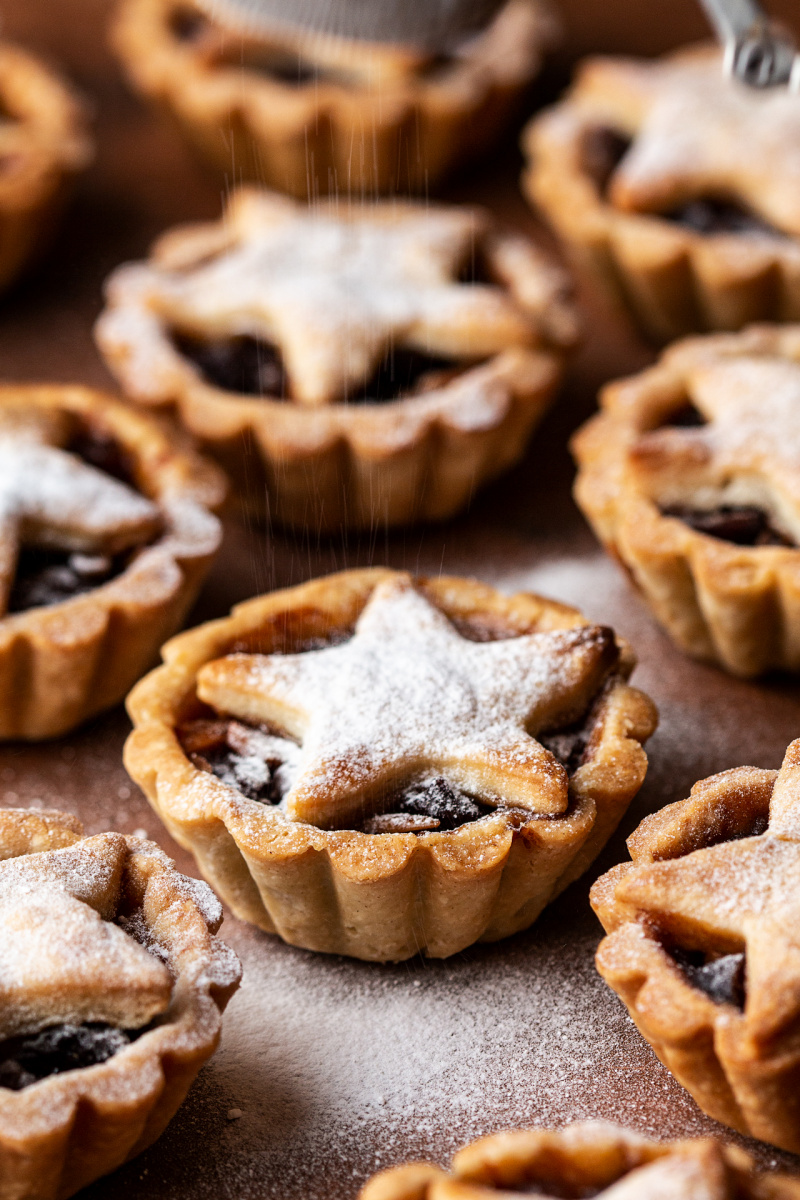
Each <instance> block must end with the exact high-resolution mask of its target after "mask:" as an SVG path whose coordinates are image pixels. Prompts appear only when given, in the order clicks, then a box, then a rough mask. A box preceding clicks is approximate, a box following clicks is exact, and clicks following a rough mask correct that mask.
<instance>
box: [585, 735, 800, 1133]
mask: <svg viewBox="0 0 800 1200" xmlns="http://www.w3.org/2000/svg"><path fill="white" fill-rule="evenodd" d="M628 848H629V850H630V853H631V858H632V860H633V861H632V862H630V863H623V864H622V865H620V866H618V867H614V868H613V869H612V870H611V871H609V872H608V874H606V875H604V876H603V877H602V878H601V879H599V880H598V881H597V883H596V884H595V885H594V887H593V888H592V892H591V901H592V906H593V907H594V910H595V912H596V913H597V915H598V916H599V918H600V920H601V921H602V923H603V926H604V928H605V929H606V931H607V933H608V934H609V936H608V937H607V938H606V939H605V940H604V941H603V942H601V944H600V949H599V950H598V952H597V968H598V970H599V971H600V974H601V975H602V976H603V978H604V979H605V980H606V982H607V983H608V984H609V985H610V986H611V987H612V988H613V989H614V991H615V992H616V993H617V995H618V996H620V997H621V999H622V1000H623V1002H624V1003H625V1005H626V1006H627V1008H628V1011H629V1012H630V1015H631V1017H632V1018H633V1020H634V1021H635V1022H636V1025H637V1026H638V1028H639V1031H640V1033H642V1035H643V1036H644V1037H645V1038H646V1039H647V1040H648V1042H649V1043H650V1045H651V1046H652V1047H653V1049H654V1050H655V1052H656V1054H657V1055H658V1057H659V1058H660V1059H661V1061H662V1062H663V1063H664V1064H665V1066H667V1067H668V1068H669V1070H670V1071H672V1073H673V1075H674V1076H675V1077H676V1079H678V1081H679V1082H680V1083H682V1084H683V1086H684V1087H685V1088H686V1089H687V1090H688V1091H689V1092H691V1094H692V1096H694V1098H695V1100H696V1101H697V1103H698V1104H699V1105H700V1107H701V1108H702V1109H703V1111H704V1112H706V1113H708V1114H709V1116H712V1117H714V1118H716V1120H718V1121H722V1122H723V1123H724V1124H726V1125H730V1126H732V1128H734V1129H738V1130H739V1131H740V1132H742V1133H746V1134H750V1135H751V1136H752V1137H757V1138H761V1139H762V1140H763V1141H765V1142H772V1143H773V1144H774V1145H776V1146H781V1147H782V1148H783V1149H784V1150H791V1151H793V1152H794V1153H797V1152H798V1151H800V1087H798V1084H800V944H798V934H797V929H798V926H797V925H796V924H795V920H796V916H797V909H798V904H799V903H800V900H798V897H800V740H799V741H795V742H792V744H791V745H790V746H789V748H788V750H787V751H786V756H785V758H784V760H783V766H782V767H781V769H780V771H762V770H758V769H757V768H756V767H739V768H737V769H734V770H732V771H723V772H722V774H720V775H712V776H711V778H709V779H704V780H702V781H701V782H700V783H697V784H695V786H694V787H693V788H692V791H691V795H690V796H689V798H688V799H687V800H681V801H679V802H678V803H677V804H670V805H668V806H667V807H666V808H664V809H662V810H661V812H658V813H655V814H654V815H653V816H650V817H646V818H645V820H644V821H643V822H642V824H641V825H640V826H639V828H638V829H637V830H636V832H635V833H634V834H633V835H632V836H631V837H630V838H629V839H628Z"/></svg>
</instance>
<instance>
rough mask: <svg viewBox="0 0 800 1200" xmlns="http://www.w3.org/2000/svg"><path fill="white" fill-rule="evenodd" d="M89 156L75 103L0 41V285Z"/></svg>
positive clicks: (22, 260)
mask: <svg viewBox="0 0 800 1200" xmlns="http://www.w3.org/2000/svg"><path fill="white" fill-rule="evenodd" d="M91 156H92V143H91V140H90V138H89V134H88V132H87V120H86V114H85V112H84V108H83V105H82V103H81V102H80V101H79V100H78V99H77V98H76V97H75V96H74V95H73V93H72V92H71V91H70V90H69V89H68V88H67V86H66V85H65V84H64V83H63V82H62V81H61V80H60V79H59V78H58V77H57V76H56V75H54V74H53V73H52V71H50V70H49V69H48V68H47V67H45V66H44V64H43V63H41V62H39V60H38V59H36V58H34V57H33V56H32V55H30V54H27V53H26V52H25V51H24V50H20V49H19V48H18V47H16V46H11V45H9V44H8V43H7V42H0V288H4V287H6V286H7V285H8V284H9V283H11V282H12V280H13V279H15V278H16V276H17V275H18V274H19V272H20V271H21V270H22V268H23V267H24V266H25V265H26V264H27V263H28V261H29V260H30V259H31V258H33V257H34V256H36V255H37V254H38V253H39V252H40V251H41V249H42V246H43V244H44V243H46V241H47V238H48V235H49V234H50V233H51V232H52V229H53V227H54V225H55V220H56V217H57V216H58V214H59V211H60V209H61V207H62V204H63V201H64V200H65V198H66V196H67V194H68V193H69V190H70V184H71V183H72V179H73V177H74V176H75V175H76V174H77V172H79V171H80V170H82V169H83V168H84V167H85V166H86V165H87V164H88V162H89V160H90V159H91Z"/></svg>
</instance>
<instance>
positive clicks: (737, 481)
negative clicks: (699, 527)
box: [630, 356, 800, 534]
mask: <svg viewBox="0 0 800 1200" xmlns="http://www.w3.org/2000/svg"><path fill="white" fill-rule="evenodd" d="M685 380H686V387H687V392H688V394H689V395H690V396H691V398H692V403H693V404H694V406H695V407H696V408H697V410H698V411H699V412H700V413H701V414H702V416H703V417H704V418H705V419H706V421H707V424H705V425H700V426H696V427H686V428H678V427H669V426H665V427H663V428H661V429H657V430H654V431H652V432H649V433H645V434H642V435H641V436H640V437H639V438H638V440H637V441H636V443H635V444H634V446H633V448H632V450H631V454H630V464H631V468H632V469H633V470H634V471H637V472H639V473H640V474H641V476H642V480H643V484H644V486H645V487H646V488H647V489H648V490H650V491H651V492H652V494H653V495H655V496H656V497H657V499H658V500H659V502H660V503H662V504H672V503H677V504H680V503H682V502H685V501H686V500H687V499H693V500H694V501H695V502H696V504H697V507H702V508H705V507H713V506H714V505H716V504H720V503H732V504H755V505H759V506H763V505H765V504H766V505H768V506H769V508H770V509H771V510H774V512H775V515H776V518H777V519H778V520H779V521H780V520H781V517H782V515H783V523H785V522H786V519H787V517H786V514H787V513H788V512H790V511H791V510H796V509H797V508H798V507H800V364H799V363H796V362H792V361H791V360H789V359H779V358H759V357H756V356H753V357H751V358H747V357H737V358H735V359H734V358H731V359H727V360H726V359H724V358H719V359H717V360H716V361H713V362H707V363H703V362H698V363H697V364H696V365H695V366H692V365H691V364H688V366H687V370H686V373H685ZM787 532H788V533H791V534H796V533H797V532H800V531H796V530H794V529H791V528H789V529H787Z"/></svg>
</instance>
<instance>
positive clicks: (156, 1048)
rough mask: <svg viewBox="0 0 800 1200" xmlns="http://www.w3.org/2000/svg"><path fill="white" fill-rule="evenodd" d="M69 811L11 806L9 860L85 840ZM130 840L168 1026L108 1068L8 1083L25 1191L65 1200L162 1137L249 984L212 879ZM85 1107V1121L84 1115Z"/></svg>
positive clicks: (19, 1195) (131, 881) (136, 906)
mask: <svg viewBox="0 0 800 1200" xmlns="http://www.w3.org/2000/svg"><path fill="white" fill-rule="evenodd" d="M81 840H82V835H81V827H80V823H79V822H78V821H76V819H75V818H74V817H71V816H69V815H68V814H66V813H55V812H52V813H33V812H26V811H23V810H15V809H4V810H2V812H0V858H8V857H17V856H19V855H25V854H36V853H38V852H42V851H47V850H53V849H63V848H65V847H67V846H71V845H77V844H79V843H80V842H81ZM124 842H125V845H126V847H127V857H126V861H125V866H124V871H123V877H122V892H121V900H120V903H121V904H122V905H125V906H126V907H129V908H130V910H139V911H140V912H141V915H142V918H143V920H144V923H145V926H146V928H147V930H148V931H149V934H150V936H152V937H153V938H154V940H155V941H156V942H157V943H158V944H159V947H160V948H161V951H162V952H163V954H164V955H165V958H166V961H167V962H168V964H169V967H170V970H171V972H172V973H173V976H174V985H173V990H172V999H171V1002H170V1005H169V1008H168V1010H167V1012H166V1014H165V1017H164V1019H163V1022H162V1023H158V1024H156V1026H155V1027H154V1028H153V1029H151V1030H150V1031H149V1032H147V1033H144V1034H142V1035H141V1036H140V1037H139V1038H138V1039H137V1040H136V1041H134V1042H132V1043H131V1044H130V1045H129V1046H127V1047H126V1048H125V1049H123V1050H121V1051H119V1052H118V1053H117V1054H115V1055H114V1056H113V1057H112V1058H110V1059H108V1060H107V1061H106V1062H104V1063H101V1064H99V1065H97V1066H93V1067H87V1068H81V1069H79V1070H73V1071H67V1072H65V1073H63V1074H60V1075H52V1076H49V1077H48V1078H45V1079H43V1080H40V1081H39V1082H38V1083H35V1084H32V1085H30V1086H29V1087H26V1088H24V1089H23V1090H21V1091H10V1090H7V1089H5V1088H0V1176H2V1181H3V1187H4V1189H5V1191H6V1192H7V1194H8V1195H9V1196H12V1195H13V1196H14V1197H15V1200H62V1198H63V1197H67V1196H71V1195H72V1194H73V1193H74V1192H76V1191H78V1190H79V1189H80V1188H82V1187H84V1186H85V1185H86V1184H88V1183H90V1182H91V1181H92V1180H94V1179H97V1178H99V1176H101V1175H105V1174H107V1173H108V1172H109V1171H113V1170H114V1169H115V1168H116V1167H118V1166H120V1164H121V1163H123V1162H124V1161H125V1160H126V1159H128V1158H132V1157H133V1156H135V1155H136V1154H139V1153H140V1152H141V1151H142V1150H144V1149H145V1148H146V1147H147V1146H149V1145H150V1144H151V1143H152V1142H153V1141H155V1140H156V1138H157V1137H159V1136H160V1134H161V1133H162V1131H163V1129H164V1128H165V1126H166V1125H167V1123H168V1122H169V1121H170V1120H171V1118H172V1117H173V1115H174V1113H175V1111H176V1110H177V1108H178V1107H179V1105H180V1104H181V1102H182V1101H183V1098H184V1096H185V1095H186V1092H187V1091H188V1089H189V1087H190V1085H191V1084H192V1082H193V1080H194V1078H195V1076H196V1075H197V1072H198V1071H199V1070H200V1067H201V1066H202V1065H203V1063H204V1062H206V1060H207V1059H208V1058H209V1057H210V1056H211V1055H212V1054H213V1052H214V1050H215V1049H216V1046H217V1042H218V1040H219V1032H220V1023H221V1022H220V1017H221V1013H222V1011H223V1010H224V1008H225V1005H226V1004H227V1002H228V1000H229V999H230V997H231V995H232V994H233V993H234V992H235V990H236V988H237V987H238V984H239V977H240V974H241V971H240V968H239V964H238V961H237V959H236V956H235V955H234V954H233V953H232V951H230V950H229V949H228V948H227V947H226V946H225V945H223V943H221V942H220V941H218V939H217V938H216V937H215V936H214V935H215V933H216V930H217V929H218V928H219V924H220V922H221V919H222V911H221V908H220V907H219V905H218V903H217V901H216V899H215V897H213V896H212V894H211V893H210V891H209V890H208V889H207V888H206V887H205V885H204V884H200V883H199V882H198V881H197V880H190V879H187V878H185V877H184V876H182V875H179V874H178V872H177V871H176V870H175V869H174V866H173V864H172V862H171V861H170V860H169V859H168V858H167V857H166V855H164V854H163V853H162V851H161V850H159V849H158V847H157V846H156V845H154V843H153V842H147V841H142V840H140V839H137V838H135V837H127V838H125V839H124ZM78 1114H79V1115H80V1119H79V1120H78V1119H76V1117H77V1116H78Z"/></svg>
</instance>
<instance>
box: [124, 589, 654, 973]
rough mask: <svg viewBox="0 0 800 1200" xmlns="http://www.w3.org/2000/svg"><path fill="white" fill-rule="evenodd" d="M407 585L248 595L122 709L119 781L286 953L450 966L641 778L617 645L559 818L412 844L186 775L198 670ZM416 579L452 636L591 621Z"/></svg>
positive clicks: (498, 928) (543, 898)
mask: <svg viewBox="0 0 800 1200" xmlns="http://www.w3.org/2000/svg"><path fill="white" fill-rule="evenodd" d="M405 578H407V577H406V576H403V575H402V574H399V573H397V572H391V571H388V570H384V569H379V568H375V569H372V570H363V571H349V572H343V573H342V574H339V575H333V576H329V577H328V578H326V579H322V580H315V581H312V582H311V583H307V584H304V585H302V586H300V587H296V588H291V589H288V590H286V591H282V592H276V593H273V594H272V595H268V596H262V597H258V598H256V599H254V600H251V601H248V602H246V603H245V604H242V605H239V606H238V607H237V608H236V609H234V611H233V613H232V615H231V616H230V617H228V618H225V619H223V620H221V621H216V622H211V623H209V624H207V625H204V626H201V627H199V628H198V629H196V630H193V631H191V632H189V633H187V634H184V635H182V636H180V637H178V638H174V639H173V640H172V641H171V642H169V643H168V644H167V645H166V646H165V647H164V659H165V665H164V666H163V667H160V668H159V669H158V670H157V671H155V672H153V673H152V674H151V675H150V676H148V677H147V678H146V679H145V680H143V681H142V682H141V683H140V684H139V685H138V687H137V688H135V689H134V691H133V692H132V693H131V696H130V697H129V701H128V704H129V711H130V713H131V716H132V719H133V721H134V725H135V729H134V732H133V733H132V734H131V736H130V738H129V740H128V743H127V745H126V750H125V762H126V766H127V768H128V770H129V772H130V773H131V775H132V776H133V778H134V779H135V780H136V781H137V782H138V783H139V784H140V786H141V787H142V788H143V789H144V791H145V793H146V795H147V796H148V799H149V800H150V802H151V804H152V805H153V807H154V808H155V809H156V811H157V812H158V814H159V815H160V816H161V818H162V820H163V821H164V823H165V824H166V825H167V827H168V828H169V829H170V831H171V832H172V834H173V835H174V836H175V837H176V838H177V840H178V841H179V842H180V843H181V844H182V845H184V846H186V847H187V848H188V849H190V850H191V851H192V853H193V854H194V855H195V857H196V859H197V861H198V863H199V865H200V867H201V870H202V871H203V872H204V874H205V875H206V877H207V878H208V879H209V880H210V881H212V883H213V885H214V887H215V888H216V889H217V890H218V891H219V892H220V894H221V895H223V896H224V897H225V900H226V902H227V903H229V904H230V905H231V907H232V908H233V910H234V911H235V912H236V913H237V915H238V916H240V917H242V918H243V919H245V920H248V921H252V922H253V923H255V924H257V925H259V926H260V927H261V928H263V929H266V930H268V931H270V932H276V933H278V934H280V936H281V937H283V938H284V940H286V941H288V942H290V943H292V944H296V945H301V946H305V947H307V948H310V949H316V950H322V951H326V952H331V953H344V954H351V955H354V956H355V957H360V958H366V959H376V960H390V959H391V960H399V959H403V958H407V957H409V956H411V955H413V954H415V953H418V952H419V951H423V952H424V953H426V954H429V955H431V956H434V957H445V956H447V955H449V954H453V953H455V952H456V951H457V950H459V949H462V948H463V947H465V946H468V945H469V944H470V943H472V942H474V941H476V940H486V941H491V940H496V939H498V938H502V937H506V936H507V935H508V934H510V933H513V932H515V931H517V930H519V929H523V928H525V927H527V926H528V925H530V924H531V923H532V922H533V921H534V920H535V919H536V917H537V916H538V914H539V912H540V911H541V910H542V908H543V907H544V906H545V904H547V903H549V902H550V900H552V899H553V898H554V896H555V895H557V894H558V893H559V892H560V891H561V890H563V888H564V887H566V886H567V884H568V883H570V882H572V880H573V879H575V878H577V876H578V875H579V874H580V873H581V872H582V871H583V870H585V869H586V867H587V866H588V865H589V863H590V862H591V861H592V859H593V858H594V857H595V856H596V854H597V853H598V852H599V850H600V849H601V847H602V846H603V845H604V844H605V842H606V840H607V839H608V837H609V836H610V834H611V832H612V831H613V829H614V828H615V827H616V825H617V823H618V821H619V820H620V818H621V816H622V814H623V812H624V811H625V808H626V807H627V805H628V804H629V803H630V801H631V799H632V798H633V796H634V795H635V793H636V791H637V790H638V788H639V787H640V785H641V782H642V780H643V778H644V773H645V770H646V758H645V754H644V751H643V749H642V747H641V744H640V743H641V742H643V741H644V740H645V739H646V738H647V737H648V736H649V735H650V733H651V732H652V730H653V728H654V726H655V711H654V708H653V706H652V704H651V702H650V701H649V700H648V699H647V698H646V697H645V696H643V695H642V694H641V693H640V692H638V691H636V690H635V689H632V688H630V687H628V686H627V684H626V683H625V682H624V679H625V678H626V677H627V675H628V674H629V673H630V670H631V669H632V666H633V660H632V656H631V655H630V652H629V651H628V650H627V648H623V653H622V657H621V660H620V667H619V670H620V675H619V676H617V677H612V680H611V682H610V683H609V686H608V689H607V690H606V691H605V692H604V693H603V694H602V695H601V697H600V698H599V700H598V702H597V708H596V712H595V713H594V714H593V721H594V723H593V726H592V730H593V732H592V737H591V743H590V747H589V750H588V752H587V754H586V756H585V761H584V762H583V764H582V765H581V766H580V767H579V768H578V770H577V771H576V772H575V774H574V776H573V777H572V781H571V789H570V805H569V809H568V811H567V812H566V814H563V815H561V816H558V817H555V818H550V819H538V820H537V819H533V820H530V821H527V822H526V823H525V824H524V825H523V826H522V828H521V829H517V830H514V829H513V828H512V825H513V822H511V821H510V820H509V818H508V817H507V816H506V815H504V814H503V813H502V812H500V811H498V812H496V813H494V814H493V815H490V816H488V817H486V818H483V819H482V820H481V821H479V822H475V823H473V824H471V825H464V826H461V827H460V828H457V829H455V830H453V831H452V832H447V833H436V832H434V833H428V834H423V835H421V836H419V837H417V836H415V835H414V834H410V833H409V834H405V833H404V834H399V833H398V834H381V835H376V834H366V833H360V832H356V831H352V830H341V829H339V830H323V829H318V828H316V827H314V826H312V825H308V824H304V823H301V822H299V821H290V820H288V819H287V818H286V817H285V816H284V815H283V814H282V812H281V811H280V810H277V809H274V808H270V807H268V806H265V805H263V804H259V803H257V802H254V801H250V800H247V799H245V798H244V797H243V796H242V795H241V793H237V792H236V791H233V790H232V789H231V788H228V787H226V786H225V785H224V784H222V783H221V782H220V781H219V780H217V779H216V778H215V777H213V776H209V775H208V774H207V773H206V772H203V771H200V770H197V769H196V768H195V767H193V766H192V764H191V763H190V762H189V760H188V758H187V757H186V754H185V753H184V751H183V750H182V748H181V745H180V743H179V741H178V737H177V735H176V726H177V725H179V724H180V723H181V722H182V721H184V720H186V719H187V718H189V717H191V716H192V715H193V713H195V712H196V711H197V703H196V700H195V694H196V693H195V686H196V679H197V675H198V672H199V671H200V669H201V668H202V667H203V665H204V664H205V663H208V662H210V661H212V660H214V659H217V658H220V657H221V656H223V655H225V654H228V653H230V652H231V651H232V650H237V651H242V650H244V651H250V652H253V651H255V652H259V653H270V652H278V653H280V652H291V651H292V650H293V649H294V648H296V647H298V646H299V645H302V644H304V643H307V642H308V641H309V640H313V639H315V638H319V637H322V638H323V639H324V638H325V637H326V635H328V634H329V633H330V632H331V631H332V630H337V631H350V630H352V628H353V626H354V624H355V622H356V620H357V618H358V616H359V614H360V613H361V611H362V610H363V608H364V606H365V605H366V603H367V601H368V599H369V598H370V596H371V594H372V593H373V591H374V589H375V588H376V587H377V585H378V584H379V583H381V582H383V581H387V580H392V579H405ZM423 586H424V589H425V593H426V595H427V596H428V597H429V598H430V599H432V601H433V602H434V603H435V605H436V606H437V607H438V608H439V609H440V610H441V611H443V612H444V613H445V615H446V616H448V617H449V618H450V620H451V621H453V622H454V623H455V624H456V627H459V623H464V622H466V623H468V624H472V627H473V629H474V628H476V627H477V628H481V629H483V630H487V631H489V632H490V633H491V631H496V632H495V636H498V635H499V636H503V635H504V634H505V636H507V635H508V633H509V632H514V633H520V634H523V633H531V632H539V631H544V630H549V629H569V628H573V627H575V626H582V625H585V624H586V622H585V621H584V619H583V617H581V615H580V614H579V613H578V612H576V610H574V609H570V608H566V607H565V606H563V605H559V604H556V603H554V602H551V601H547V600H543V599H541V598H539V597H536V596H531V595H527V594H518V595H516V596H514V597H511V598H508V597H504V596H501V595H499V594H498V593H497V592H495V591H494V590H493V589H492V588H489V587H487V586H485V585H483V584H479V583H475V582H471V581H468V580H463V579H455V578H447V577H445V578H441V579H436V580H426V581H424V583H423ZM332 894H333V895H335V896H336V901H335V903H333V902H332V900H331V896H332ZM423 898H424V900H423Z"/></svg>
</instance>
